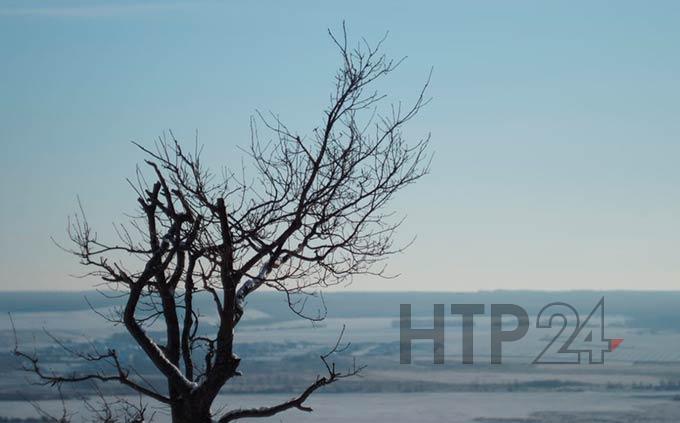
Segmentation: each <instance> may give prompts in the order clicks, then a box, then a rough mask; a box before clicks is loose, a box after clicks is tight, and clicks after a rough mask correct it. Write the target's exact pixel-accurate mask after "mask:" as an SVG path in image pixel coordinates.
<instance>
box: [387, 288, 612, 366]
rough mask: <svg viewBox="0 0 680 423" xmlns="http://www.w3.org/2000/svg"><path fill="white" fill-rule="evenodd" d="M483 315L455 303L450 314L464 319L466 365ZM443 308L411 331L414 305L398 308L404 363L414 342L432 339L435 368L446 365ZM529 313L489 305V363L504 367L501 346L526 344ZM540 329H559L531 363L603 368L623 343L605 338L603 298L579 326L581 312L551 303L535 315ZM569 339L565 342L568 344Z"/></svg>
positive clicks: (518, 308)
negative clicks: (507, 324) (506, 322)
mask: <svg viewBox="0 0 680 423" xmlns="http://www.w3.org/2000/svg"><path fill="white" fill-rule="evenodd" d="M484 313H485V305H484V304H451V314H453V315H460V316H461V317H462V326H461V328H462V331H463V333H462V335H463V336H462V361H463V364H473V363H474V336H473V331H474V317H475V315H483V314H484ZM444 315H445V312H444V304H434V327H433V328H432V329H419V328H413V327H412V325H411V304H401V307H400V326H399V328H400V330H399V336H400V362H401V363H402V364H410V363H411V346H412V341H414V340H424V339H428V340H432V342H433V347H434V348H433V351H432V353H433V362H434V364H443V363H444V344H445V343H444V337H445V330H444V326H445V322H444ZM506 316H508V317H509V316H512V317H514V318H515V319H516V321H517V324H516V327H514V328H513V329H510V330H506V329H504V327H503V318H504V317H506ZM529 326H530V324H529V314H528V313H527V311H526V310H525V309H524V308H523V307H521V306H519V305H516V304H491V330H490V335H491V344H490V349H491V355H490V357H491V364H501V363H502V356H503V344H505V343H510V342H516V341H518V340H520V339H522V338H523V337H524V336H525V335H526V334H527V332H528V331H529ZM536 328H537V329H553V330H554V328H557V332H556V333H555V335H554V336H553V337H552V338H549V342H548V344H547V345H546V346H545V347H544V348H543V350H542V351H541V352H540V353H539V354H538V355H537V356H536V358H535V359H534V360H533V362H532V363H533V364H579V363H583V362H585V357H586V355H587V357H588V361H587V362H588V364H602V363H604V354H605V353H606V352H612V351H614V350H615V349H616V348H618V346H619V345H621V342H623V339H621V338H607V337H606V336H605V319H604V297H602V298H601V299H600V301H599V302H598V303H597V304H596V305H595V307H594V308H593V310H592V311H591V312H590V314H589V315H588V317H586V319H585V320H584V321H581V318H580V316H579V313H578V311H577V310H576V308H574V307H573V306H572V305H570V304H567V303H565V302H553V303H550V304H548V305H546V306H545V307H543V308H542V309H541V311H540V312H539V313H538V315H537V316H536ZM565 338H566V339H565Z"/></svg>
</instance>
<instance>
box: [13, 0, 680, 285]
mask: <svg viewBox="0 0 680 423" xmlns="http://www.w3.org/2000/svg"><path fill="white" fill-rule="evenodd" d="M343 20H345V21H346V22H347V26H348V29H349V33H350V36H352V37H355V38H358V37H366V38H367V39H369V40H377V39H379V38H380V37H381V36H382V35H383V33H384V32H385V31H388V30H389V31H390V35H389V38H388V41H387V43H386V45H385V51H386V52H387V53H388V54H390V55H392V56H395V57H401V56H408V59H407V60H406V62H405V63H404V64H403V66H402V67H401V68H400V69H399V70H398V71H397V72H396V73H394V74H393V75H392V77H391V78H390V79H389V80H388V81H386V82H385V83H384V84H383V85H382V86H381V88H383V89H384V90H385V91H387V92H388V93H389V94H390V96H391V98H392V99H394V100H400V99H401V100H405V101H408V100H409V99H413V98H414V97H415V95H416V94H417V91H418V89H419V88H420V85H421V84H422V83H423V82H424V80H425V78H426V76H427V74H428V72H429V70H430V67H434V73H433V79H432V85H431V89H430V92H429V94H430V95H431V96H432V97H433V101H432V102H431V103H430V104H429V105H428V106H427V108H425V109H424V110H423V112H422V114H421V115H420V116H419V117H418V119H416V120H415V121H413V122H412V124H411V125H410V127H409V129H408V134H409V135H411V136H413V137H417V136H420V135H423V134H426V133H427V132H431V133H432V148H433V150H434V151H435V158H434V162H433V169H432V173H431V175H430V176H428V177H427V178H426V179H424V180H422V181H421V183H420V184H418V185H417V186H414V187H412V188H410V189H408V190H407V191H406V192H404V193H403V195H402V196H401V197H400V198H399V199H398V200H397V202H395V203H394V208H395V209H396V210H397V211H399V212H401V213H403V214H407V216H408V220H407V223H406V224H405V225H404V226H403V230H402V234H403V238H404V239H407V238H409V237H410V236H413V235H417V240H416V243H415V245H413V246H412V247H411V248H410V249H409V250H408V251H407V252H406V254H405V255H403V256H402V257H399V258H398V259H397V260H393V263H392V266H391V269H392V270H393V271H394V272H399V273H401V274H402V276H401V277H400V278H399V279H397V280H390V281H381V280H375V279H368V278H361V279H358V280H356V281H355V283H354V284H353V285H352V287H351V289H361V290H387V289H399V290H416V289H418V290H420V289H427V290H455V291H469V290H478V289H510V288H529V289H678V288H680V166H678V163H679V162H680V119H679V118H678V117H679V116H680V100H679V99H680V55H678V47H677V46H678V45H680V26H678V25H677V23H678V22H679V21H680V3H678V2H673V1H668V2H664V1H655V2H627V1H587V2H586V1H582V2H574V1H551V2H544V1H467V2H455V1H441V2H427V1H422V2H396V1H374V2H365V1H364V2H360V1H343V2H312V1H295V2H276V1H257V2H256V1H253V2H245V1H243V2H167V3H166V2H137V3H133V2H100V1H90V2H61V1H50V2H33V1H26V0H24V1H5V0H0V57H1V58H2V59H1V61H0V148H1V149H0V172H1V176H2V178H1V179H0V181H1V182H0V184H1V185H0V198H1V199H2V200H1V201H0V237H1V239H0V242H1V243H0V289H5V290H6V289H84V288H88V287H90V286H91V285H92V283H93V281H92V280H87V279H73V278H71V277H69V276H68V275H69V274H73V273H77V272H78V271H79V268H78V266H77V265H76V264H75V263H74V261H73V259H72V258H71V257H68V256H66V255H65V254H64V253H63V252H61V251H59V250H58V249H57V248H56V247H54V245H53V244H52V243H51V241H50V236H54V237H55V238H56V239H57V240H63V239H64V238H65V225H66V217H67V215H68V214H69V213H71V212H72V211H73V210H74V207H75V199H76V195H79V196H80V198H81V199H82V201H83V203H84V205H85V207H86V210H87V212H88V214H89V216H90V219H91V221H92V223H93V224H94V225H96V227H98V228H101V229H100V232H101V234H102V235H106V234H108V233H110V227H111V222H113V221H119V220H121V219H123V212H129V211H131V210H133V208H134V206H135V198H134V195H133V193H132V192H131V191H130V190H129V189H128V187H127V185H126V183H125V181H124V179H125V178H126V177H128V176H130V175H132V174H133V172H134V168H135V164H136V163H137V162H139V161H140V159H141V156H140V155H139V154H138V152H137V151H136V150H135V148H134V147H133V146H132V145H131V144H130V141H131V140H136V141H139V142H141V143H151V142H152V141H153V139H154V138H155V137H157V136H158V135H160V134H161V133H162V132H163V131H164V130H167V129H172V130H173V131H174V133H175V134H176V135H178V136H179V137H181V138H184V139H186V140H187V141H190V140H191V139H193V135H194V133H195V131H196V130H198V131H199V135H200V140H201V142H202V143H203V144H205V151H206V154H207V155H208V156H209V160H210V162H211V163H213V164H215V165H222V164H226V165H235V164H238V163H239V161H240V158H241V152H240V151H239V149H238V146H239V145H241V146H243V145H246V144H247V143H248V141H249V126H248V125H249V117H250V116H251V115H252V114H253V112H254V111H255V110H256V109H259V110H264V111H272V112H275V113H278V114H279V115H280V117H281V118H282V119H283V120H284V121H286V122H287V123H288V124H289V127H291V128H294V129H296V130H297V131H298V132H300V133H305V132H308V131H310V130H311V128H313V127H314V126H315V125H316V124H317V123H318V122H319V120H320V119H321V110H322V108H323V106H324V104H325V101H326V100H327V98H328V94H329V92H330V89H331V88H332V76H333V72H334V70H335V68H336V67H337V65H338V64H339V61H338V55H337V52H336V51H335V50H334V48H333V45H332V44H331V42H330V40H329V38H328V37H327V35H326V29H327V28H329V27H330V28H332V29H338V28H339V27H340V24H341V22H342V21H343Z"/></svg>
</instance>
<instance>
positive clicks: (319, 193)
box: [16, 26, 430, 423]
mask: <svg viewBox="0 0 680 423" xmlns="http://www.w3.org/2000/svg"><path fill="white" fill-rule="evenodd" d="M329 33H330V32H329ZM330 35H331V39H332V40H333V42H334V43H335V45H336V46H337V48H338V49H339V52H340V55H341V59H342V65H341V66H340V68H339V71H338V72H337V74H336V75H335V89H334V91H333V92H332V94H331V96H330V102H329V105H328V107H327V109H326V110H325V111H324V115H323V121H322V122H321V124H320V125H319V126H318V127H317V128H315V129H314V130H313V131H312V133H311V134H309V135H308V136H301V135H298V133H297V132H294V131H293V130H291V129H289V128H288V127H287V126H285V125H284V124H283V122H281V121H280V120H279V119H278V118H277V117H276V116H274V115H270V116H264V115H262V114H259V113H258V117H257V118H256V119H253V122H252V123H251V125H252V134H253V136H252V140H251V145H250V148H249V149H248V150H247V151H246V153H247V157H248V159H249V163H250V164H251V165H252V169H249V170H250V171H254V174H253V175H252V176H251V177H252V181H251V182H247V181H249V180H250V177H246V176H243V174H244V173H245V174H249V173H248V172H249V170H245V171H244V172H238V173H236V172H229V171H227V172H225V174H224V175H220V174H215V173H212V172H211V171H210V170H208V169H207V168H206V167H205V166H204V165H203V163H202V161H201V154H200V153H201V149H200V148H199V147H198V146H196V147H195V148H194V149H192V151H187V150H185V149H183V148H182V147H181V145H180V143H179V142H178V141H177V140H176V139H175V138H174V136H172V134H170V136H169V137H162V138H161V139H159V141H158V142H157V143H156V144H155V146H154V147H153V148H147V147H144V146H142V145H137V146H138V147H139V148H140V149H141V150H142V151H143V152H144V153H145V154H146V156H147V157H146V161H145V163H146V165H148V172H144V171H142V170H139V169H138V171H137V177H136V180H134V181H130V183H131V185H132V186H133V188H134V189H135V190H136V193H137V194H138V197H139V198H138V199H137V201H138V203H139V207H140V210H141V213H140V214H139V216H137V217H134V218H132V219H131V221H130V222H129V223H128V224H126V225H120V226H117V228H118V235H119V238H120V239H119V240H118V241H117V243H107V242H104V241H101V240H100V239H98V237H97V235H96V233H95V232H94V231H93V230H92V229H91V227H90V226H89V225H88V222H87V220H86V219H85V217H84V213H82V207H81V209H80V213H77V214H76V216H75V218H74V219H72V220H70V223H69V234H70V238H71V240H72V241H73V243H74V244H75V248H72V249H70V250H69V251H70V252H72V253H73V254H75V255H76V256H77V257H78V258H79V259H80V262H81V264H82V265H83V266H86V267H87V268H89V269H90V270H89V271H88V274H89V275H94V276H98V277H100V278H101V279H103V281H104V282H105V283H106V284H108V286H110V287H111V288H113V289H115V290H116V291H117V292H119V293H120V294H121V295H123V296H124V298H125V306H124V307H123V308H122V309H121V310H120V313H119V314H118V315H116V316H113V318H112V320H114V321H117V322H120V323H122V324H124V325H125V327H126V329H127V330H128V332H129V333H130V334H131V335H132V337H133V338H134V340H135V341H136V342H137V344H139V347H140V348H141V349H142V350H143V351H144V353H145V354H146V355H147V356H148V357H149V359H150V360H151V361H152V362H153V364H154V365H155V368H156V369H157V370H158V372H159V373H160V374H161V375H162V376H163V377H164V379H165V380H167V389H156V388H154V387H153V386H152V385H150V384H147V383H145V382H144V380H143V379H140V378H139V377H138V376H136V375H135V373H134V372H133V371H131V370H130V369H129V368H127V367H126V365H125V364H124V363H122V362H121V360H120V358H119V355H118V353H117V352H116V351H115V350H112V349H111V350H107V351H94V352H90V353H86V354H85V353H80V352H74V353H75V354H76V355H78V356H79V357H80V358H82V359H84V360H87V361H91V362H100V363H102V364H104V363H107V364H108V365H109V366H110V367H109V368H110V369H112V370H113V372H112V373H107V372H106V371H105V370H102V371H101V372H96V373H89V374H68V375H59V374H54V373H52V372H51V371H49V370H45V369H43V367H41V365H40V362H39V361H38V358H37V357H36V356H35V355H32V354H27V353H24V352H21V351H19V350H18V349H17V351H16V354H18V355H20V356H22V357H23V358H24V359H26V362H27V364H28V365H27V367H28V370H30V371H32V372H35V373H36V374H37V375H38V376H39V378H40V380H42V381H43V382H44V383H52V384H56V385H60V384H62V383H66V382H80V381H86V380H90V381H100V382H108V381H114V382H118V383H122V384H123V385H126V386H127V387H129V388H131V389H132V390H134V391H137V392H138V393H140V394H142V395H144V396H147V397H149V398H152V399H154V400H156V401H159V402H161V403H163V404H166V405H167V406H168V407H169V408H170V410H171V414H172V421H173V422H174V423H183V422H195V423H200V422H211V421H215V420H216V421H218V422H220V423H226V422H230V421H233V420H237V419H240V418H245V417H265V416H272V415H274V414H277V413H279V412H282V411H285V410H288V409H299V410H303V411H311V408H309V407H308V406H307V405H306V404H305V401H306V400H307V398H308V397H309V396H310V395H311V394H312V393H313V392H315V391H316V390H318V389H319V388H322V387H324V386H326V385H328V384H331V383H334V382H336V381H338V380H340V379H342V378H345V377H349V376H353V375H356V374H357V373H358V372H359V371H360V370H361V367H357V366H354V367H351V366H350V368H349V369H348V370H347V371H340V370H338V369H336V366H335V364H334V363H333V362H332V359H331V353H334V352H338V351H339V350H341V349H342V346H341V342H340V339H339V340H338V343H337V344H336V345H335V347H334V348H332V349H331V351H330V353H329V354H327V355H323V356H322V357H321V359H322V361H323V364H324V367H325V370H326V374H325V375H323V376H321V375H320V376H317V378H316V380H314V381H313V382H312V383H311V384H310V385H309V386H308V387H307V389H305V390H304V391H303V392H302V393H300V394H299V395H298V396H296V397H294V398H292V399H291V400H289V401H286V402H283V403H281V404H278V405H274V406H270V407H262V408H253V409H234V410H231V411H226V412H223V413H221V414H220V415H213V413H212V411H211V405H212V403H213V401H214V400H215V397H216V396H217V395H218V394H219V392H220V389H221V388H222V387H223V386H224V385H225V384H226V383H227V382H229V380H230V379H232V378H233V377H235V376H237V375H240V372H239V370H238V368H239V363H240V361H241V359H240V358H239V357H237V356H236V354H235V353H234V341H235V337H234V328H235V327H236V325H238V324H239V321H240V320H241V318H242V316H243V313H244V306H245V301H246V298H248V296H249V295H251V294H253V293H254V292H255V291H257V290H258V289H260V288H262V287H269V288H273V289H275V290H278V291H280V292H281V293H282V295H284V296H285V297H286V298H287V299H288V301H289V305H290V307H291V309H292V310H293V311H295V312H296V313H298V314H299V315H300V316H301V317H303V318H309V319H320V318H323V315H321V316H310V315H307V314H306V313H305V312H304V310H303V309H302V308H301V307H300V303H298V302H296V300H294V298H299V295H300V294H305V293H309V292H311V291H310V290H314V289H318V288H323V287H326V286H329V285H334V284H338V283H344V282H346V281H349V279H350V278H352V277H353V276H354V275H358V274H373V275H384V264H383V261H384V260H385V259H386V258H387V257H389V256H390V255H392V254H394V253H397V252H400V251H401V250H402V247H400V246H395V244H394V242H393V235H394V234H395V231H396V230H397V228H398V227H399V225H400V223H401V220H398V219H395V218H394V216H393V213H391V212H389V211H388V210H386V208H385V207H386V206H387V205H388V203H389V201H390V200H391V199H392V198H393V196H394V194H395V193H396V192H397V191H399V190H400V189H402V188H404V187H405V186H407V185H409V184H412V183H413V182H415V181H417V180H418V179H419V178H421V177H422V176H423V175H424V174H425V173H426V172H427V170H428V166H429V159H430V157H429V156H428V155H427V154H428V153H427V151H426V150H427V145H428V139H429V136H428V137H426V138H423V139H420V140H418V141H416V142H414V143H408V142H406V140H405V139H404V137H403V135H402V128H403V126H404V124H405V123H406V122H408V121H409V120H410V119H412V118H413V117H414V116H415V115H416V114H417V113H418V111H419V110H420V109H421V108H422V107H423V105H424V104H425V103H426V100H425V98H424V92H425V88H426V87H427V83H426V84H425V86H424V87H423V89H422V90H421V91H420V92H419V94H418V96H417V98H416V99H415V102H414V103H413V104H412V105H411V106H409V107H403V106H402V105H401V104H400V103H398V104H391V105H390V106H388V108H387V112H386V113H381V112H380V110H379V107H378V106H379V103H380V102H381V101H382V100H383V99H384V98H385V96H384V95H382V94H379V93H378V92H376V91H374V90H373V88H372V85H373V83H374V82H375V81H377V80H379V79H381V78H383V77H385V76H387V75H388V74H389V73H390V72H392V71H393V70H394V69H395V68H396V67H397V66H398V64H399V63H400V61H393V60H390V59H388V58H387V57H385V56H384V55H383V54H382V53H381V52H380V47H381V44H382V41H383V40H384V39H383V40H381V41H380V42H379V43H378V44H377V45H370V44H368V43H367V42H365V41H362V42H361V43H359V44H358V45H357V46H356V47H352V46H350V45H349V44H348V41H347V36H346V32H345V30H344V26H343V33H342V37H335V36H334V35H333V34H332V33H330ZM256 122H260V123H261V124H262V125H263V126H264V127H265V128H266V129H267V130H268V131H270V133H271V134H273V137H272V140H269V141H267V142H263V141H261V140H260V139H259V136H258V133H257V130H256ZM147 181H149V182H147ZM135 264H138V267H135ZM198 293H202V294H203V295H205V294H206V293H207V294H208V295H210V296H211V297H212V299H213V300H214V307H215V309H216V311H217V315H218V316H219V325H218V327H217V330H216V331H215V333H214V334H213V335H212V336H205V335H201V334H200V331H199V330H198V327H199V325H200V323H201V322H200V317H199V315H198V314H197V312H196V310H195V308H194V297H195V295H197V294H198ZM154 320H159V321H160V322H162V323H163V326H164V329H165V337H164V339H153V338H152V337H151V336H150V335H149V333H148V331H147V330H146V329H145V328H148V325H149V324H150V322H151V321H154ZM103 367H104V366H103ZM213 419H215V420H213Z"/></svg>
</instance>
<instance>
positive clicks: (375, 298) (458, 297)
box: [0, 291, 680, 330]
mask: <svg viewBox="0 0 680 423" xmlns="http://www.w3.org/2000/svg"><path fill="white" fill-rule="evenodd" d="M198 297H199V302H198V306H199V308H201V309H202V310H204V311H207V312H210V310H212V309H213V305H212V303H211V298H209V296H208V295H204V296H201V295H199V296H198ZM601 297H605V306H606V313H607V315H609V316H613V315H622V316H625V317H626V319H627V326H629V327H638V328H648V329H657V330H668V329H670V330H680V324H679V323H678V322H680V291H554V292H544V291H482V292H472V293H454V292H331V293H326V294H324V296H323V298H321V297H316V298H311V299H310V300H308V301H307V302H306V309H305V311H306V313H307V314H315V313H317V312H322V313H323V312H324V310H326V311H327V315H328V317H332V318H356V317H384V318H392V319H398V318H399V305H400V304H411V310H412V313H413V316H414V317H422V318H427V317H429V318H431V317H432V306H433V304H472V303H476V304H485V305H487V313H488V305H489V304H499V303H511V304H518V305H520V306H522V307H524V308H525V309H526V310H527V311H528V312H529V314H531V315H535V314H537V313H538V312H539V311H540V310H541V308H543V307H544V306H545V305H546V304H548V303H551V302H558V301H561V302H567V303H569V304H571V305H572V306H574V307H575V308H576V309H577V310H579V311H580V312H581V313H582V314H584V313H585V314H587V313H589V312H590V311H591V310H592V308H593V307H594V306H595V304H596V303H597V302H598V301H599V299H600V298H601ZM86 298H87V301H86ZM122 301H124V299H120V298H110V297H107V296H104V295H102V294H101V293H99V292H95V291H86V292H3V293H1V294H0V312H3V313H6V312H12V313H20V312H38V311H40V312H46V311H75V310H85V309H88V308H89V307H90V305H92V307H95V308H102V307H111V306H114V305H120V304H122ZM88 302H89V304H88ZM248 307H250V308H254V309H257V310H258V311H261V312H264V313H266V315H267V317H266V318H264V319H258V320H257V323H267V322H268V321H271V322H275V321H278V322H280V321H283V320H294V319H297V318H298V317H297V316H296V315H295V314H294V313H293V312H291V310H290V309H289V308H288V306H287V303H286V299H285V297H284V296H283V295H281V294H279V293H278V292H269V291H267V292H261V293H259V294H258V295H253V296H252V297H249V300H248ZM244 323H245V324H248V323H249V321H248V319H246V320H244Z"/></svg>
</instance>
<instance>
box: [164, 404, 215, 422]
mask: <svg viewBox="0 0 680 423" xmlns="http://www.w3.org/2000/svg"><path fill="white" fill-rule="evenodd" d="M171 410H172V423H211V422H212V419H211V416H210V405H209V404H208V405H207V406H206V405H204V404H201V402H199V401H196V400H193V401H179V402H176V403H173V404H171Z"/></svg>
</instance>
